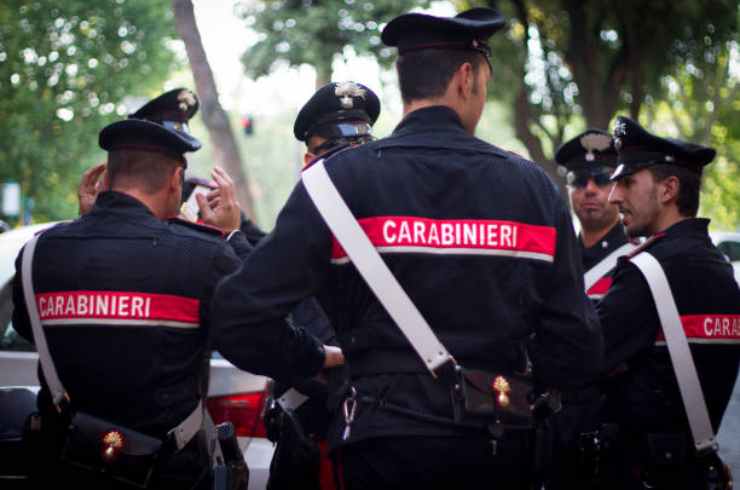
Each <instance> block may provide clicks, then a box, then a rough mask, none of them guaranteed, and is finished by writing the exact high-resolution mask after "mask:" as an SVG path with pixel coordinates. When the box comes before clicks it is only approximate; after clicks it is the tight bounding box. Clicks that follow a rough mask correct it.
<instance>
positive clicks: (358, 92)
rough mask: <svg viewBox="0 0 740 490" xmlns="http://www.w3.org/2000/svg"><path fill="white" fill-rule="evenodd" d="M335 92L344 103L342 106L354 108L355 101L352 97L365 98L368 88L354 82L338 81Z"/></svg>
mask: <svg viewBox="0 0 740 490" xmlns="http://www.w3.org/2000/svg"><path fill="white" fill-rule="evenodd" d="M334 94H335V95H336V96H337V97H339V101H340V102H341V103H342V108H344V109H352V108H353V107H354V101H353V100H352V97H360V98H361V99H364V98H365V94H366V90H365V89H364V88H362V87H360V86H359V85H357V84H356V83H354V82H342V83H338V84H337V86H336V88H335V89H334Z"/></svg>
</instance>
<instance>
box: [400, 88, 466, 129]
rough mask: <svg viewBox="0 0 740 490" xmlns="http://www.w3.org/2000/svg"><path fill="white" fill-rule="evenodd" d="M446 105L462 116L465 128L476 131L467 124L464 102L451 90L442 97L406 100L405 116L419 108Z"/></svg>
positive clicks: (404, 106)
mask: <svg viewBox="0 0 740 490" xmlns="http://www.w3.org/2000/svg"><path fill="white" fill-rule="evenodd" d="M440 105H441V106H445V107H449V108H450V109H452V110H453V111H455V113H456V114H457V116H458V117H459V118H460V121H461V122H462V123H463V127H464V128H465V130H466V131H467V132H468V133H470V134H473V133H475V127H473V128H472V129H471V128H469V127H468V126H469V125H466V124H465V121H466V118H465V114H466V113H465V111H464V106H463V102H462V101H461V100H459V99H458V98H457V97H454V96H453V95H451V94H450V91H449V90H448V91H447V93H446V94H445V95H443V96H441V97H434V98H429V99H416V100H411V101H409V102H404V104H403V117H406V116H407V115H408V114H410V113H412V112H414V111H418V110H419V109H426V108H427V107H435V106H440Z"/></svg>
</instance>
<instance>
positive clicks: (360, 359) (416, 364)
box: [345, 349, 517, 378]
mask: <svg viewBox="0 0 740 490" xmlns="http://www.w3.org/2000/svg"><path fill="white" fill-rule="evenodd" d="M345 356H347V357H348V359H349V360H348V361H347V364H348V365H349V371H350V375H351V376H352V378H358V377H360V376H373V375H379V374H429V370H428V369H427V368H426V366H425V365H424V363H422V362H421V359H420V358H419V356H418V354H417V353H416V352H414V351H407V350H400V349H394V350H378V349H373V350H367V351H363V352H360V353H353V352H349V353H345ZM462 364H463V365H464V366H465V367H466V368H470V369H481V370H484V371H493V372H499V371H500V372H504V373H510V372H514V371H516V370H517V369H515V368H512V366H510V365H505V366H495V365H491V363H489V362H472V361H466V362H462Z"/></svg>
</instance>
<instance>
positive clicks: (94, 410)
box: [13, 192, 240, 488]
mask: <svg viewBox="0 0 740 490" xmlns="http://www.w3.org/2000/svg"><path fill="white" fill-rule="evenodd" d="M22 254H23V251H21V254H20V255H19V257H18V260H17V261H16V270H20V264H21V257H22ZM239 262H240V261H239V259H238V258H237V256H236V255H235V254H234V251H233V250H232V248H231V247H230V246H229V245H228V244H227V243H226V242H225V241H224V240H223V239H222V238H221V237H219V236H217V235H214V234H213V233H212V232H210V231H208V230H207V229H205V228H203V229H201V228H200V227H198V226H197V225H192V224H189V225H187V226H185V225H183V224H181V223H179V222H165V221H161V220H159V219H157V218H155V217H154V216H153V215H152V214H151V213H150V211H149V210H148V209H147V208H146V207H145V206H144V205H143V204H142V203H141V202H139V201H137V200H136V199H134V198H132V197H130V196H128V195H126V194H121V193H117V192H105V193H103V194H101V195H100V196H99V197H98V199H97V202H96V204H95V207H94V208H93V210H92V211H91V212H90V213H89V214H87V215H84V216H82V217H80V218H79V219H77V220H75V221H72V222H69V223H64V224H60V225H58V226H56V227H54V228H52V229H50V230H48V231H46V232H44V234H43V235H42V236H41V238H40V239H39V242H38V245H37V247H36V254H35V257H34V272H33V281H34V288H35V292H36V293H37V294H41V293H59V294H61V293H65V292H78V291H86V292H99V293H101V294H103V293H104V294H108V293H117V292H120V293H130V294H139V293H144V294H158V295H168V297H179V298H185V299H186V300H188V301H197V304H198V308H197V319H196V320H195V321H196V324H195V326H194V327H191V328H178V327H174V326H171V325H166V324H159V323H157V321H158V320H156V319H155V320H151V321H149V320H147V321H148V322H149V323H147V324H142V323H139V324H132V323H127V322H126V320H119V321H118V323H113V322H109V321H103V320H95V319H94V318H93V319H92V320H90V319H86V320H85V321H84V322H83V321H81V320H72V321H67V323H66V324H49V325H47V326H45V327H44V329H45V333H46V337H47V340H48V343H49V349H50V352H51V356H52V359H53V361H54V363H55V365H56V368H57V371H58V373H59V377H60V379H61V381H62V383H63V384H64V387H65V388H66V390H67V392H68V394H69V396H70V399H71V401H72V408H73V409H74V410H79V411H83V412H86V413H89V414H91V415H94V416H96V417H99V418H101V419H105V420H109V421H111V422H112V423H115V424H118V425H121V426H125V427H128V428H130V429H132V430H136V431H139V432H142V433H144V434H147V435H150V436H152V437H156V438H164V437H165V436H166V433H167V431H169V430H170V429H172V428H174V427H175V426H176V425H177V424H179V423H180V422H181V421H182V420H183V419H184V418H185V417H186V416H187V415H189V414H190V413H191V412H192V410H193V409H194V408H195V406H196V404H197V403H198V401H199V400H200V399H202V398H203V397H204V396H205V394H206V393H207V389H208V375H209V361H210V354H211V350H210V349H211V342H210V338H211V336H212V333H213V332H212V325H211V314H210V313H211V312H210V301H211V297H212V295H213V291H214V289H215V286H216V283H217V282H218V280H219V279H221V278H222V277H223V276H224V275H225V274H227V273H229V272H231V271H233V270H235V269H236V268H237V266H238V265H239ZM14 302H15V311H14V315H13V325H14V327H15V328H16V329H17V330H18V332H19V334H21V335H22V336H24V337H25V338H27V339H28V340H31V341H32V340H33V336H32V333H31V326H30V324H29V321H28V314H27V311H26V307H25V302H24V299H23V291H22V285H21V280H20V274H17V275H16V279H15V282H14ZM65 311H66V310H65ZM128 311H129V312H133V310H132V309H129V310H128ZM80 314H82V313H81V310H80ZM143 314H144V313H143V310H142V311H140V312H139V313H137V315H143ZM132 317H133V314H132ZM136 320H141V319H140V318H138V317H137V318H136ZM75 321H79V323H75ZM39 375H40V379H41V383H42V388H41V392H40V394H39V398H38V400H39V401H38V406H39V410H40V412H41V414H42V416H43V421H44V425H45V426H47V429H46V431H47V432H46V434H50V433H55V432H56V431H57V430H61V429H62V428H63V427H65V424H66V422H65V421H63V420H60V419H59V418H58V417H57V416H56V410H55V409H54V408H53V407H52V405H51V400H50V396H49V391H48V387H47V385H46V382H45V380H44V379H43V375H42V373H41V370H40V369H39ZM52 439H54V438H52ZM48 446H49V451H51V454H50V455H49V457H48V459H47V461H49V462H50V464H53V461H54V455H53V452H54V451H55V450H57V449H58V448H59V444H58V441H57V443H52V442H49V444H48ZM207 468H208V457H207V451H206V450H205V446H204V445H202V444H201V445H199V444H196V443H195V441H193V443H192V444H191V445H189V446H188V447H187V448H186V449H185V450H183V451H180V452H179V453H177V454H176V455H175V456H173V457H172V458H171V461H165V462H163V465H162V466H161V471H162V472H163V473H162V474H169V475H171V477H172V478H174V479H175V480H180V481H181V482H180V484H181V485H182V486H181V488H189V487H190V486H192V485H193V482H194V479H197V478H200V477H201V473H204V472H206V470H207ZM45 476H48V475H45Z"/></svg>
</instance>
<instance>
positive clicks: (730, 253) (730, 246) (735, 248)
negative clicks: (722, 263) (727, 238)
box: [717, 242, 740, 262]
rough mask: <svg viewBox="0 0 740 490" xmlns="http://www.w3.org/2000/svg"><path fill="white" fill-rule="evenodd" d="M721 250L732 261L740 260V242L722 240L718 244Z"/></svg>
mask: <svg viewBox="0 0 740 490" xmlns="http://www.w3.org/2000/svg"><path fill="white" fill-rule="evenodd" d="M717 248H718V249H719V251H720V252H722V253H723V254H725V255H726V256H727V257H728V258H729V259H730V261H732V262H735V261H738V260H740V242H722V243H720V244H719V245H717Z"/></svg>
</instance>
